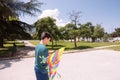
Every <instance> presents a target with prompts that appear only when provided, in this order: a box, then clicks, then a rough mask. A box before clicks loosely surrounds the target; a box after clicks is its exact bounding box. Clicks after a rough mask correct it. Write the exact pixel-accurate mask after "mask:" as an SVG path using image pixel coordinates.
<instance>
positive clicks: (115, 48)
mask: <svg viewBox="0 0 120 80" xmlns="http://www.w3.org/2000/svg"><path fill="white" fill-rule="evenodd" d="M108 49H111V50H115V51H120V46H115V47H110V48H108Z"/></svg>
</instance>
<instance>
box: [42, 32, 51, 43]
mask: <svg viewBox="0 0 120 80" xmlns="http://www.w3.org/2000/svg"><path fill="white" fill-rule="evenodd" d="M40 38H41V40H42V41H43V43H44V44H48V43H49V41H50V40H51V38H52V36H51V34H50V33H49V32H43V33H42V34H41V37H40Z"/></svg>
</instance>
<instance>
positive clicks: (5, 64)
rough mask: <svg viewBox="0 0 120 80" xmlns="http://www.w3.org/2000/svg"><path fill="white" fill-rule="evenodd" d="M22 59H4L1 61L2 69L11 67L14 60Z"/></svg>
mask: <svg viewBox="0 0 120 80" xmlns="http://www.w3.org/2000/svg"><path fill="white" fill-rule="evenodd" d="M18 61H21V59H13V60H3V61H0V70H2V69H5V68H8V67H11V65H12V63H13V62H18Z"/></svg>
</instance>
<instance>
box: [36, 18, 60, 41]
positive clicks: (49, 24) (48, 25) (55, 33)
mask: <svg viewBox="0 0 120 80" xmlns="http://www.w3.org/2000/svg"><path fill="white" fill-rule="evenodd" d="M55 21H56V20H55V19H54V18H51V17H45V18H41V19H39V20H38V21H36V22H35V23H34V26H35V27H36V33H35V34H36V36H37V37H39V36H40V35H41V33H42V32H44V31H47V32H49V33H51V34H52V37H53V39H54V40H58V39H59V36H61V34H60V31H59V29H58V27H57V25H56V24H55Z"/></svg>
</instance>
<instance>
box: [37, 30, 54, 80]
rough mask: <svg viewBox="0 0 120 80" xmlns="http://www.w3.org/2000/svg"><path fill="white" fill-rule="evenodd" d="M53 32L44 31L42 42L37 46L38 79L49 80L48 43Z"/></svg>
mask: <svg viewBox="0 0 120 80" xmlns="http://www.w3.org/2000/svg"><path fill="white" fill-rule="evenodd" d="M51 37H52V36H51V34H50V33H48V32H43V33H42V34H41V40H40V43H39V44H38V45H37V46H36V48H35V74H36V79H37V80H49V75H48V65H47V57H48V55H49V54H48V49H47V47H46V46H45V45H47V44H48V43H49V42H50V40H51Z"/></svg>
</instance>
